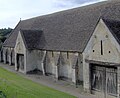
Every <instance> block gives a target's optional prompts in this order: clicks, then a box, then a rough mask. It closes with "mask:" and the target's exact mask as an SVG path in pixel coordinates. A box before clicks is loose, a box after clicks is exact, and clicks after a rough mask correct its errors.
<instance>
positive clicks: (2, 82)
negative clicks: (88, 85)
mask: <svg viewBox="0 0 120 98" xmlns="http://www.w3.org/2000/svg"><path fill="white" fill-rule="evenodd" d="M0 91H3V92H4V93H5V94H6V96H7V98H76V97H74V96H71V95H69V94H66V93H63V92H60V91H57V90H54V89H52V88H49V87H47V86H43V85H40V84H38V83H35V82H33V81H31V80H28V79H25V78H23V77H22V76H20V75H17V74H15V73H12V72H9V71H7V70H5V69H3V68H1V67H0Z"/></svg>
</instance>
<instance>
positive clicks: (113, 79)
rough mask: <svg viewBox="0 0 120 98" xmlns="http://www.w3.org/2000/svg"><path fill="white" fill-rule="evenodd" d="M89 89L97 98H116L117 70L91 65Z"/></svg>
mask: <svg viewBox="0 0 120 98" xmlns="http://www.w3.org/2000/svg"><path fill="white" fill-rule="evenodd" d="M91 66H92V67H91V89H92V92H93V93H95V94H96V95H97V96H98V98H116V97H117V68H115V67H106V66H102V65H96V64H92V65H91Z"/></svg>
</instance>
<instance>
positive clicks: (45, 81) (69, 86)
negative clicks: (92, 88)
mask: <svg viewBox="0 0 120 98" xmlns="http://www.w3.org/2000/svg"><path fill="white" fill-rule="evenodd" d="M0 66H1V67H3V68H5V69H7V70H9V71H11V72H14V73H16V74H19V75H21V76H23V77H25V78H27V79H30V80H32V81H34V82H37V83H40V84H42V85H46V86H48V87H51V88H54V89H56V90H59V91H62V92H65V93H68V94H71V95H74V96H76V97H77V98H96V97H95V96H94V95H91V94H86V93H84V92H83V89H82V87H81V86H79V87H78V88H76V86H75V85H74V84H73V83H71V82H67V81H63V80H59V81H56V80H55V79H54V78H53V77H52V76H43V75H35V74H32V75H30V74H29V75H28V74H27V75H25V74H23V73H20V72H16V71H15V70H14V66H9V65H7V64H3V63H0Z"/></svg>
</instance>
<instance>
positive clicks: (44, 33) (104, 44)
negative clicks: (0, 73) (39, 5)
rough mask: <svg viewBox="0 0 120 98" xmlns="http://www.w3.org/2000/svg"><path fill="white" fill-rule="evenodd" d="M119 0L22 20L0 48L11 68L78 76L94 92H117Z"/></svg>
mask: <svg viewBox="0 0 120 98" xmlns="http://www.w3.org/2000/svg"><path fill="white" fill-rule="evenodd" d="M119 33H120V1H119V0H114V1H113V0H111V1H105V2H101V3H96V4H92V5H88V6H84V7H80V8H75V9H70V10H67V11H62V12H58V13H54V14H50V15H45V16H39V17H35V18H31V19H27V20H21V21H20V22H19V23H18V25H17V26H16V27H15V29H14V30H13V31H12V32H11V34H10V36H9V37H8V38H7V40H6V41H5V42H4V44H3V48H2V49H1V61H2V62H4V63H8V64H9V65H15V70H17V71H20V72H22V73H25V74H27V73H30V72H32V71H34V70H39V71H40V72H41V73H42V74H43V75H52V76H54V78H55V79H57V80H59V79H66V80H70V81H72V82H73V83H75V84H76V83H77V82H83V87H84V90H85V91H86V92H89V93H93V94H96V95H97V96H98V98H119V97H120V34H119Z"/></svg>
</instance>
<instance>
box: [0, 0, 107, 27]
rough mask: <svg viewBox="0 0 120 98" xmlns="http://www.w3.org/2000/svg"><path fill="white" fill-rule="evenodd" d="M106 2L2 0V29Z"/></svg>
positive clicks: (86, 0)
mask: <svg viewBox="0 0 120 98" xmlns="http://www.w3.org/2000/svg"><path fill="white" fill-rule="evenodd" d="M100 1H105V0H35V1H34V0H0V28H7V27H11V28H14V27H15V26H16V24H17V23H18V22H19V20H20V18H21V19H22V20H24V19H28V18H31V17H36V16H41V15H45V14H50V13H53V12H57V11H60V10H65V9H69V8H74V7H77V6H84V5H87V4H91V3H95V2H100Z"/></svg>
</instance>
